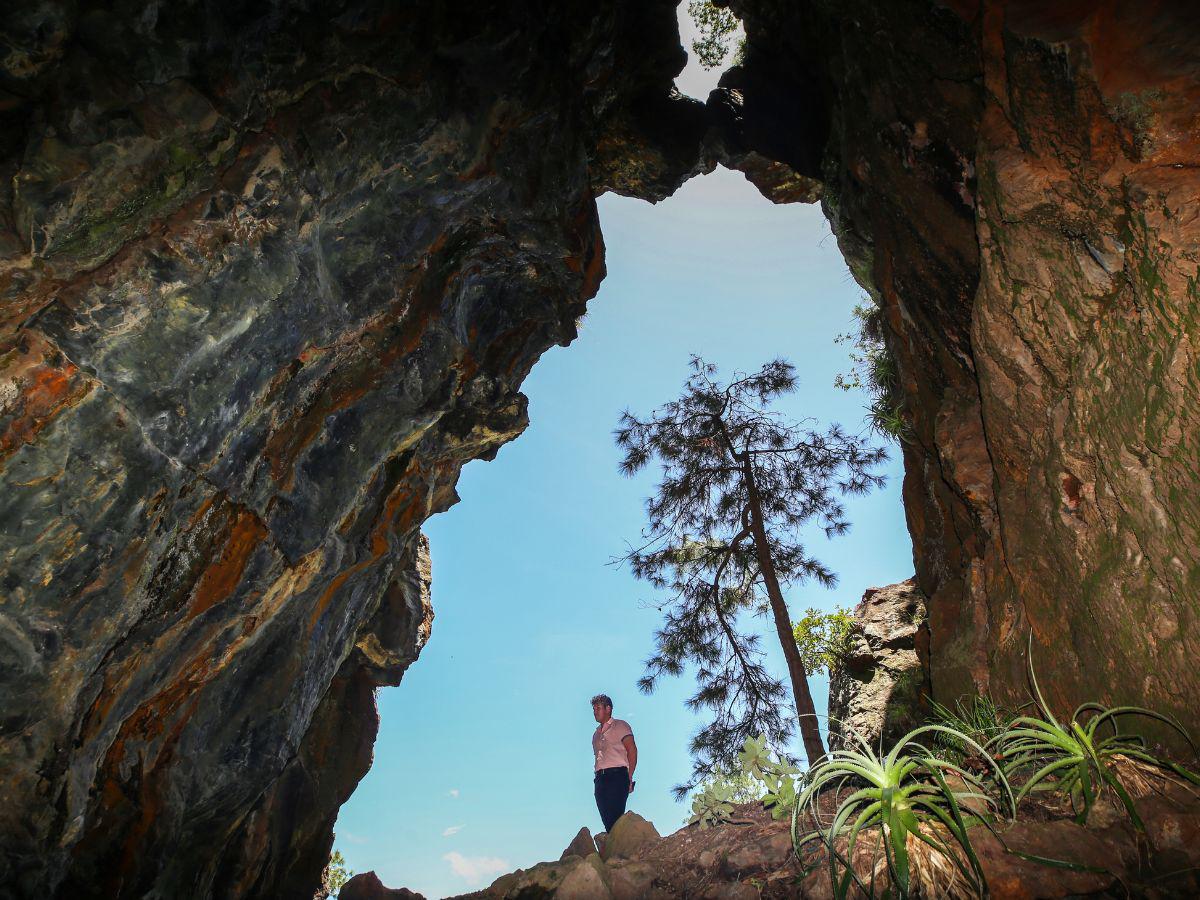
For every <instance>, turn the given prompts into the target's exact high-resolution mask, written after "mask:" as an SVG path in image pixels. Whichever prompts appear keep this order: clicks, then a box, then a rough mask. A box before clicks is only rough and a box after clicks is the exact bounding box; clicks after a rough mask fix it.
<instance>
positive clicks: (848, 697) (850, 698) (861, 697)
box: [829, 578, 927, 750]
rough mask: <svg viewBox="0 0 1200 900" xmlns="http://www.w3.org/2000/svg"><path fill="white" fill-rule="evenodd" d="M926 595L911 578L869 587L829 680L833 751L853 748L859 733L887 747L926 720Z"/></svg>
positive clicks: (863, 737) (871, 743)
mask: <svg viewBox="0 0 1200 900" xmlns="http://www.w3.org/2000/svg"><path fill="white" fill-rule="evenodd" d="M925 602H926V601H925V597H924V595H923V594H922V593H921V589H920V588H919V587H917V584H916V581H915V580H914V579H912V578H910V579H908V580H907V581H902V582H900V583H899V584H893V585H889V586H887V587H883V588H870V589H868V590H867V592H866V593H865V594H863V598H862V601H861V602H860V603H859V604H858V606H856V607H855V608H854V613H853V619H854V625H853V626H852V628H851V631H850V640H849V650H848V652H847V653H846V656H845V658H844V660H843V661H842V663H841V665H839V666H835V667H834V669H833V672H832V673H831V674H830V677H829V747H830V749H831V750H838V749H841V748H843V747H846V746H857V745H856V744H854V745H850V744H848V741H850V735H851V733H852V732H853V733H856V734H857V735H858V736H859V737H861V738H862V739H863V740H865V741H866V742H867V743H868V744H869V745H871V746H873V747H874V746H878V744H879V741H880V738H881V737H882V739H883V744H884V746H888V745H890V744H891V742H893V741H894V740H895V739H896V738H898V737H899V736H900V735H902V734H904V732H906V731H908V730H909V729H911V728H915V727H916V726H917V725H918V724H920V722H921V721H922V720H923V719H924V718H925V715H926V713H927V710H926V709H925V708H924V706H925V704H924V702H923V700H924V695H925V693H926V690H927V687H926V675H925V667H924V664H923V663H922V660H921V658H920V656H919V654H918V652H917V650H918V645H919V644H920V643H923V642H924V640H925V639H926V637H925V635H926V615H927V613H926V610H925Z"/></svg>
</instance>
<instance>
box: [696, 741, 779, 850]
mask: <svg viewBox="0 0 1200 900" xmlns="http://www.w3.org/2000/svg"><path fill="white" fill-rule="evenodd" d="M799 774H800V770H799V769H797V768H796V767H795V766H793V765H792V764H791V763H790V762H788V761H787V760H786V759H783V758H778V757H776V756H775V755H774V754H773V753H772V752H771V750H770V749H769V748H768V746H767V738H766V736H765V735H758V736H756V737H748V738H746V740H745V743H743V745H742V749H741V750H740V751H738V754H737V765H736V766H734V767H733V768H731V769H724V770H720V771H718V772H716V773H714V774H713V775H711V776H710V777H709V779H708V780H707V781H705V782H702V783H701V786H700V788H699V790H697V792H696V793H695V795H694V796H693V798H692V815H691V817H690V818H689V819H688V824H689V825H690V824H693V823H697V822H698V823H699V824H700V827H701V828H708V827H711V826H713V825H717V824H720V823H722V822H728V821H729V819H730V816H731V815H732V813H733V807H734V806H736V805H740V804H743V803H762V805H763V806H765V807H766V808H767V809H769V810H771V815H772V816H773V817H774V818H776V819H782V818H783V817H784V816H786V815H788V814H790V813H791V811H792V807H793V806H794V805H795V803H796V776H797V775H799Z"/></svg>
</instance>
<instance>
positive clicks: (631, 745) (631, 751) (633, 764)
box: [621, 734, 637, 794]
mask: <svg viewBox="0 0 1200 900" xmlns="http://www.w3.org/2000/svg"><path fill="white" fill-rule="evenodd" d="M621 743H622V744H624V745H625V755H626V756H628V757H629V793H631V794H632V793H633V770H634V769H636V768H637V742H636V741H634V739H633V735H632V734H627V735H625V737H623V738H621Z"/></svg>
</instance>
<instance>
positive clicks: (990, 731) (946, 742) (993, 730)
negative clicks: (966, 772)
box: [929, 696, 1013, 770]
mask: <svg viewBox="0 0 1200 900" xmlns="http://www.w3.org/2000/svg"><path fill="white" fill-rule="evenodd" d="M929 708H930V712H931V714H932V715H931V718H932V720H933V721H934V722H935V723H936V724H938V725H945V726H946V727H947V728H949V729H951V731H952V732H961V733H962V734H965V735H966V736H967V737H969V738H971V740H972V741H974V742H975V743H976V744H977V745H983V746H984V747H987V745H988V744H990V743H991V742H992V741H993V740H994V739H995V738H996V737H997V736H998V735H1000V734H1002V733H1004V731H1005V730H1006V729H1007V728H1008V727H1009V725H1010V723H1011V722H1012V720H1013V714H1012V713H1011V712H1009V711H1008V710H1007V709H1006V708H1005V707H1003V706H1001V705H999V704H997V703H996V702H995V701H993V700H992V699H991V698H990V697H986V696H975V697H971V698H969V699H968V698H965V697H959V698H958V699H957V700H955V701H954V706H953V707H949V706H943V705H942V704H941V703H938V702H936V701H933V700H930V701H929ZM933 747H934V749H935V750H936V751H937V753H938V755H939V756H942V757H944V758H947V759H950V760H952V761H954V762H957V763H958V764H959V765H965V766H968V767H972V768H975V769H976V770H978V769H979V768H980V766H981V765H982V763H980V762H979V760H978V758H977V757H976V756H975V754H974V753H973V752H972V750H971V748H970V747H969V746H967V745H966V744H963V743H961V742H959V741H958V740H956V739H955V738H953V737H950V736H949V735H941V736H939V737H938V738H937V739H935V740H934V741H933ZM985 768H986V767H985Z"/></svg>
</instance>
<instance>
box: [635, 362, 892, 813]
mask: <svg viewBox="0 0 1200 900" xmlns="http://www.w3.org/2000/svg"><path fill="white" fill-rule="evenodd" d="M691 370H692V371H691V375H690V377H689V378H688V380H687V383H686V384H685V386H684V390H683V393H682V394H681V396H680V397H679V399H678V400H674V401H671V402H670V403H667V404H666V405H664V406H662V407H660V408H659V409H657V410H655V411H654V412H653V413H652V414H651V416H650V417H649V418H648V419H639V418H637V417H636V416H634V415H633V414H632V413H630V412H629V411H626V412H625V413H624V414H623V415H622V417H621V422H620V426H619V427H618V428H617V430H616V432H615V437H616V442H617V445H618V447H620V448H621V449H622V450H623V451H624V459H623V460H622V463H621V470H622V471H623V472H624V473H625V474H626V475H633V474H634V473H636V472H638V471H639V470H641V469H642V468H643V467H645V466H646V465H647V464H648V463H650V462H651V461H652V460H653V459H656V458H657V459H658V460H660V461H661V463H662V480H661V482H660V483H659V485H658V489H657V492H656V493H655V494H654V495H653V496H651V497H649V498H648V499H647V501H646V515H647V525H646V528H645V529H644V531H643V538H644V543H643V544H642V546H641V547H639V548H637V549H634V550H631V551H630V552H629V553H628V554H627V555H626V557H625V560H626V561H628V562H629V564H630V566H631V568H632V570H633V573H634V575H635V576H637V577H638V578H641V579H644V580H646V581H647V582H649V583H650V584H651V585H652V586H653V587H655V588H657V589H660V590H663V591H666V592H667V593H668V594H669V596H670V599H669V600H667V601H666V602H665V603H664V604H663V606H662V607H660V608H661V609H662V611H663V612H664V621H663V625H662V628H661V629H660V630H659V631H658V632H657V635H656V649H655V653H654V655H653V656H651V657H650V659H648V660H647V662H646V673H645V675H644V676H643V677H642V678H641V680H640V681H639V687H640V688H641V689H642V690H643V691H645V692H646V693H649V692H651V691H653V690H654V688H655V685H656V683H657V680H658V678H659V677H660V676H661V675H664V674H665V675H680V674H682V672H683V671H684V666H685V665H686V664H687V663H691V664H694V665H695V667H696V679H697V690H696V693H695V694H694V695H693V696H692V697H691V698H690V699H689V700H688V705H689V707H690V708H692V709H693V710H700V709H704V708H707V709H708V710H710V711H711V712H712V714H713V721H712V722H711V723H710V724H709V725H708V726H706V727H705V728H703V729H702V730H701V731H700V732H699V733H698V734H697V735H696V736H695V737H694V738H693V740H692V746H691V749H692V755H693V759H694V762H695V766H694V771H693V776H692V779H691V780H690V782H689V783H687V784H684V785H680V786H679V787H677V788H676V792H677V794H679V795H682V794H684V793H686V792H687V791H688V790H690V789H691V788H692V787H694V786H695V784H696V783H698V782H699V781H700V780H701V779H703V778H704V777H705V776H707V775H708V774H709V773H710V772H711V771H714V770H715V769H717V768H719V767H721V766H730V765H732V764H733V762H734V759H735V757H736V753H737V751H738V750H739V749H740V748H741V746H742V744H743V743H744V741H745V739H746V738H747V737H752V736H754V735H758V734H765V735H767V737H768V738H769V739H770V740H771V742H772V743H773V744H775V745H777V746H784V745H785V744H786V743H787V741H788V740H789V739H790V737H791V734H792V727H793V717H792V716H791V715H790V714H789V713H788V711H787V710H786V702H785V697H786V691H785V688H784V686H783V683H782V681H780V680H779V679H777V678H775V677H773V676H772V675H771V674H770V672H768V671H767V669H766V668H765V667H764V665H763V660H762V657H763V652H762V649H761V646H760V638H759V636H758V635H756V634H753V633H747V632H746V630H745V628H744V617H743V618H742V619H739V616H740V614H741V613H743V612H746V611H752V612H756V613H764V614H766V613H769V614H770V616H771V619H772V621H773V624H774V626H775V632H776V635H777V637H778V639H779V643H780V646H781V647H782V648H783V653H784V657H785V659H786V660H787V665H788V675H789V679H790V682H791V688H792V698H793V700H794V702H795V708H796V720H797V721H798V722H799V727H800V734H801V739H802V742H803V745H804V753H805V756H806V757H807V758H808V761H809V763H810V764H812V763H814V762H816V761H817V760H818V759H820V758H821V757H822V756H824V755H825V748H824V744H823V743H822V741H821V734H820V731H819V729H818V727H817V720H816V711H815V708H814V706H813V700H812V693H811V692H810V691H809V688H808V673H807V672H806V671H805V668H804V663H803V661H802V659H801V656H800V652H799V649H798V648H797V646H796V641H795V638H794V637H793V634H792V622H791V617H790V614H789V612H788V608H787V603H786V602H785V600H784V597H783V590H784V588H785V587H786V586H788V585H791V584H794V583H797V582H800V581H803V580H805V579H810V578H811V579H815V580H816V581H817V582H819V583H820V584H822V585H825V586H827V587H832V586H833V585H834V584H835V583H836V576H835V575H834V573H833V572H831V571H830V570H829V569H828V568H827V567H826V566H825V565H823V564H822V563H821V562H820V561H819V560H817V559H816V558H814V557H813V556H810V555H809V554H808V552H807V551H806V550H805V548H804V546H803V544H802V543H801V542H800V538H799V532H800V530H801V528H802V527H803V526H804V525H806V524H808V523H810V522H816V523H818V524H819V525H820V526H821V527H822V528H823V529H824V531H825V534H826V535H827V536H829V537H832V536H834V535H840V534H843V533H845V531H846V530H847V528H848V527H849V523H848V522H847V520H846V516H845V509H844V507H843V506H842V504H841V502H840V501H839V499H838V496H839V495H844V494H861V493H865V492H866V491H868V490H870V489H871V488H872V487H876V486H879V485H881V484H882V483H883V478H882V477H881V476H879V475H877V474H875V473H874V469H875V467H876V466H878V465H879V464H880V463H881V462H882V461H883V460H885V459H886V458H887V455H886V452H885V451H884V450H883V449H881V448H875V447H871V446H869V445H868V444H867V443H866V442H865V441H863V440H862V439H860V438H857V437H854V436H850V435H847V434H846V433H844V432H843V431H842V430H841V428H840V427H839V426H837V425H834V426H832V427H830V428H829V429H828V430H827V431H826V432H825V433H824V434H819V433H817V432H816V431H813V430H812V429H811V428H810V427H808V426H810V425H811V424H812V423H811V420H809V421H806V422H804V423H795V422H790V421H788V420H786V419H785V418H784V417H783V416H782V415H781V414H780V413H778V412H776V411H774V410H772V409H770V405H771V402H772V401H773V400H774V398H776V397H778V396H779V395H781V394H786V393H788V392H790V391H792V390H794V389H795V387H796V376H795V369H794V368H793V367H792V366H791V365H790V364H789V363H787V362H784V361H783V360H775V361H773V362H770V363H767V364H766V365H765V366H763V367H762V369H761V370H760V371H759V372H757V373H756V374H753V375H744V374H737V375H735V377H734V379H733V380H732V381H731V382H729V384H727V385H722V384H720V383H719V382H718V381H717V380H716V378H717V368H716V367H715V366H713V365H710V364H708V363H705V362H704V360H702V359H701V358H700V357H698V356H693V357H692V361H691ZM739 622H741V623H743V625H741V626H740V625H739Z"/></svg>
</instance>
